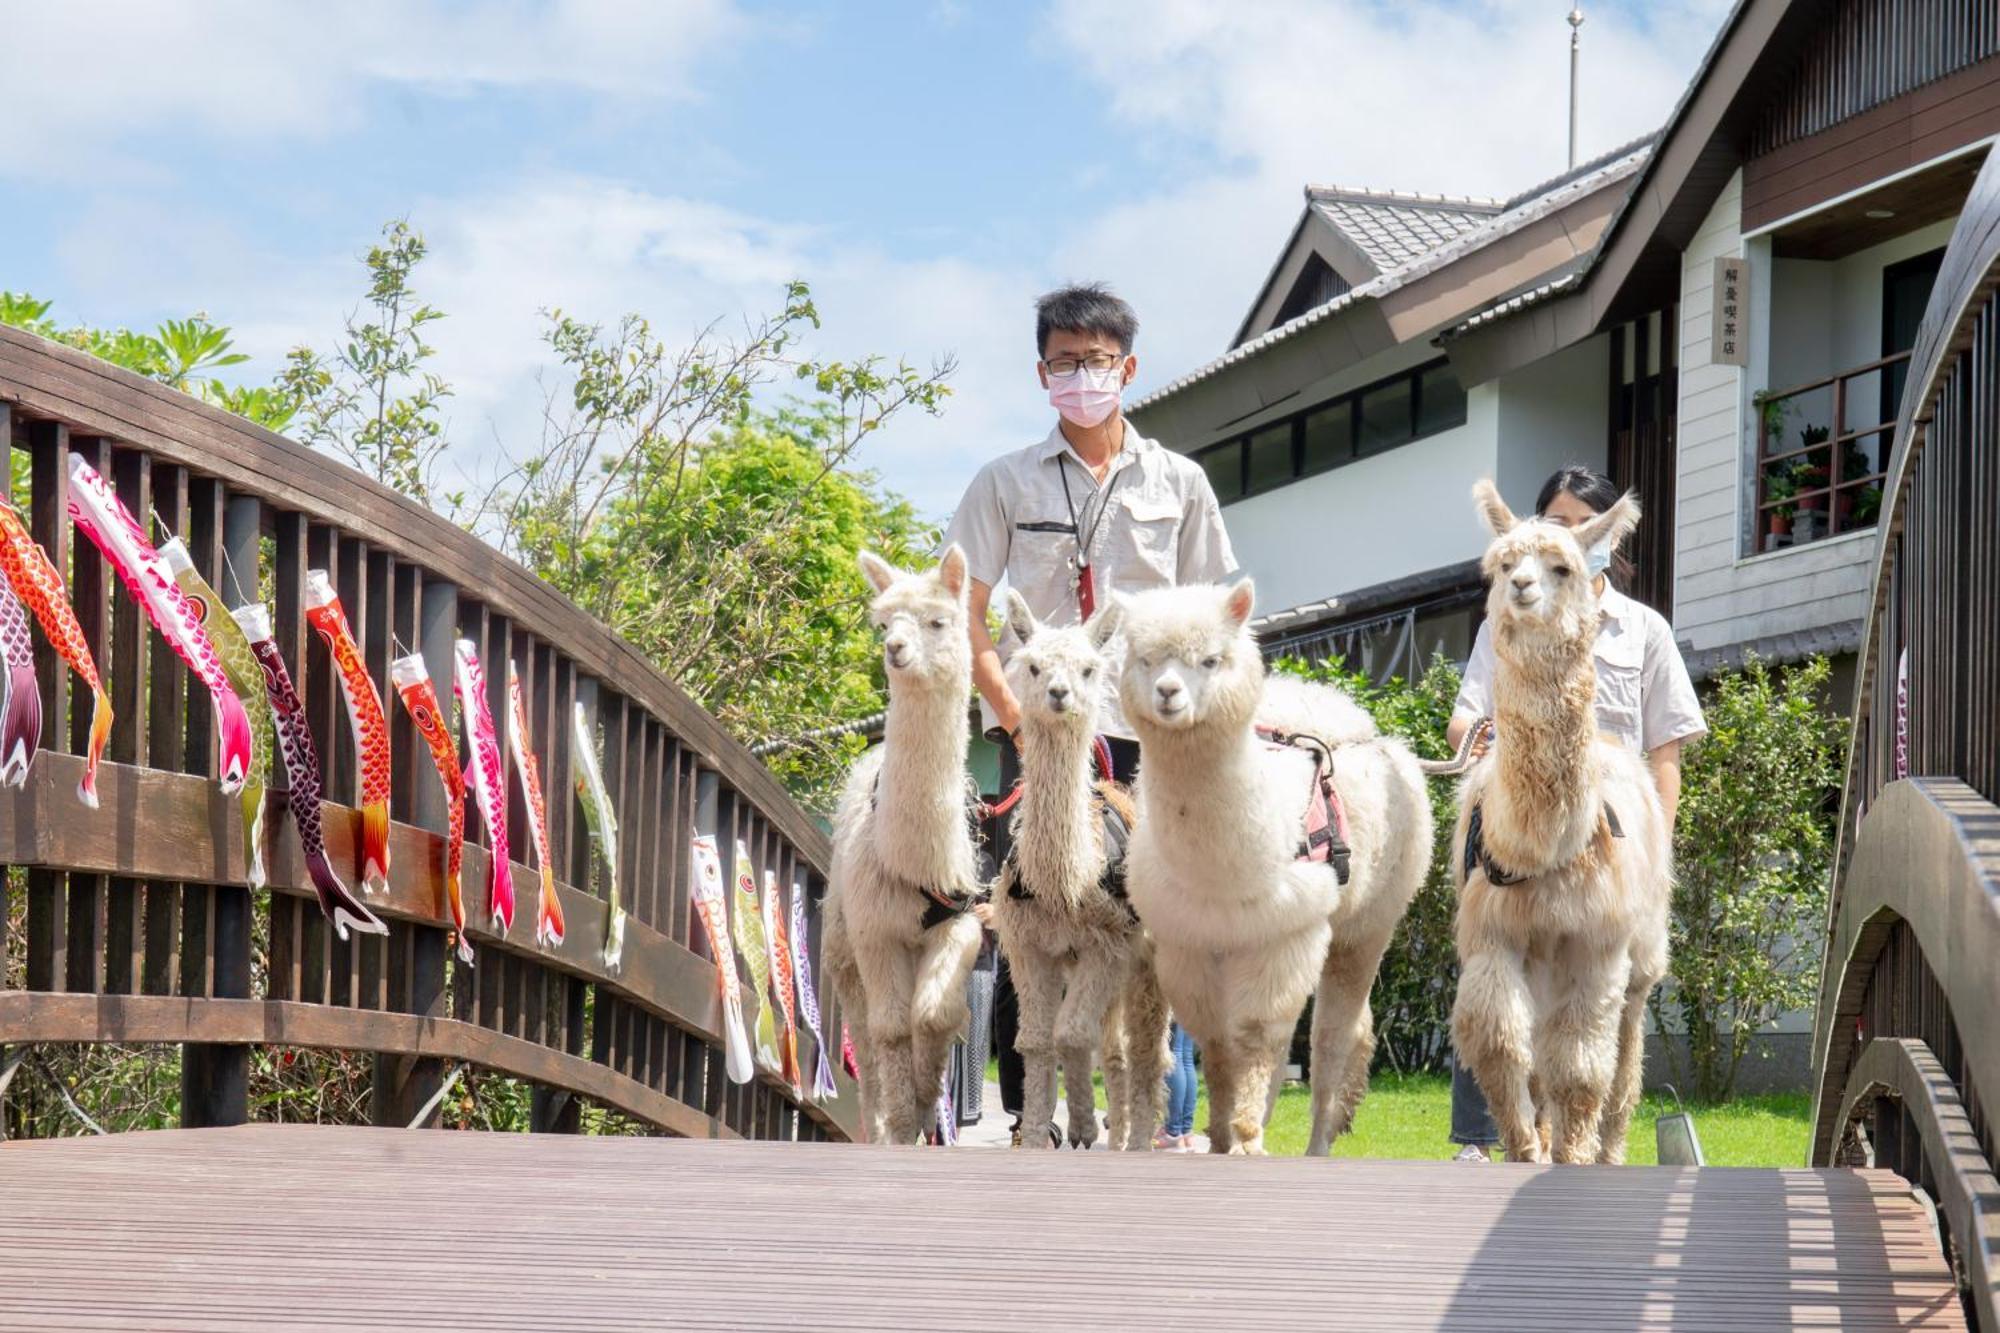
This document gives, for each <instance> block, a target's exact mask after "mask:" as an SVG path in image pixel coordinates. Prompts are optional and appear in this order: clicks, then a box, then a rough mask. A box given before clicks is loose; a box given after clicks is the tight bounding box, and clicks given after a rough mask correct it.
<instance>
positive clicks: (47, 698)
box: [27, 421, 89, 991]
mask: <svg viewBox="0 0 2000 1333" xmlns="http://www.w3.org/2000/svg"><path fill="white" fill-rule="evenodd" d="M28 451H29V455H30V467H31V477H32V481H31V485H30V492H29V498H28V504H27V515H28V529H29V531H30V532H31V533H32V534H33V536H34V538H35V540H36V541H37V542H39V543H40V544H41V546H42V549H43V550H44V551H46V552H47V553H48V556H49V559H50V560H51V561H52V562H53V563H54V564H55V567H56V569H57V570H58V571H60V572H63V573H64V574H65V575H66V574H67V572H68V570H69V538H70V526H69V517H68V515H67V513H66V508H67V505H68V503H69V466H68V465H69V428H68V427H67V426H64V425H62V424H61V423H59V422H54V421H34V422H30V423H29V424H28ZM42 642H43V643H44V644H46V641H45V640H44V641H42ZM35 677H36V680H37V681H38V682H39V684H40V686H41V691H42V744H43V746H44V747H45V748H47V749H50V750H56V751H62V750H65V749H67V748H68V741H69V728H68V718H69V694H70V669H69V666H68V664H67V663H65V662H64V661H63V659H62V658H61V657H60V656H59V655H58V654H56V653H55V652H54V651H52V650H50V649H48V648H47V647H46V646H44V648H43V650H42V651H40V652H37V653H36V654H35ZM84 708H85V710H86V716H87V715H88V712H87V710H88V708H89V704H88V703H87V702H86V703H85V704H84ZM68 953H69V880H68V876H66V875H64V874H63V873H62V872H61V871H60V870H48V869H44V868H43V867H40V866H32V867H30V868H29V870H28V972H27V975H28V989H29V990H35V991H55V990H61V989H62V988H63V986H64V984H65V982H66V980H67V978H68V975H69V969H68V966H67V959H68Z"/></svg>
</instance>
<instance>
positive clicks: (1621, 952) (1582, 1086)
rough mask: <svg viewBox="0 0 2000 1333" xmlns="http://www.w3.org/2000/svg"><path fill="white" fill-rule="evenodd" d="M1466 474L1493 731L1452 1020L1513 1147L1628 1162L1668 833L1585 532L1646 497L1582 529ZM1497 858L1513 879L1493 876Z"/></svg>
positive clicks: (1660, 930) (1626, 516)
mask: <svg viewBox="0 0 2000 1333" xmlns="http://www.w3.org/2000/svg"><path fill="white" fill-rule="evenodd" d="M1473 494H1474V498H1475V499H1476V500H1477V502H1478V506H1479V509H1480V512H1481V513H1482V514H1483V515H1484V517H1485V519H1486V523H1487V525H1488V526H1489V527H1490V528H1491V529H1492V530H1493V534H1494V540H1493V543H1492V545H1491V546H1490V547H1489V548H1488V549H1487V552H1486V557H1485V563H1484V567H1485V573H1486V578H1487V581H1488V582H1489V584H1490V585H1491V590H1490V591H1489V592H1488V594H1487V598H1486V614H1487V618H1488V620H1489V621H1490V622H1491V624H1492V626H1493V652H1494V658H1495V667H1494V676H1493V701H1494V714H1495V723H1496V734H1495V737H1494V741H1493V749H1492V753H1491V756H1490V759H1489V761H1488V762H1485V763H1481V764H1479V765H1478V766H1477V767H1475V768H1474V769H1473V770H1472V772H1471V774H1470V775H1469V776H1468V777H1467V778H1466V779H1465V782H1464V787H1463V793H1462V799H1461V801H1460V806H1459V808H1460V815H1459V822H1458V832H1457V836H1456V839H1455V841H1454V844H1453V845H1454V848H1455V864H1456V865H1458V866H1460V867H1463V866H1464V865H1465V841H1466V828H1467V823H1468V820H1469V819H1470V816H1471V812H1472V811H1473V810H1475V809H1476V810H1479V811H1480V812H1481V820H1482V824H1483V831H1482V840H1483V842H1484V845H1485V853H1486V855H1485V858H1484V861H1483V863H1481V862H1479V861H1478V860H1475V864H1474V865H1473V866H1472V868H1471V874H1470V876H1469V878H1467V879H1466V881H1465V885H1464V888H1463V889H1462V890H1461V892H1460V894H1459V902H1458V956H1459V964H1460V975H1459V982H1458V1000H1457V1003H1456V1005H1455V1006H1454V1007H1453V1010H1452V1020H1451V1022H1452V1040H1453V1043H1454V1044H1455V1045H1456V1046H1457V1048H1458V1054H1459V1058H1460V1059H1462V1060H1464V1061H1465V1063H1466V1066H1467V1067H1468V1068H1469V1069H1471V1070H1472V1073H1473V1076H1474V1077H1475V1078H1476V1079H1478V1081H1479V1086H1480V1087H1481V1089H1483V1090H1484V1091H1485V1093H1486V1099H1487V1101H1488V1102H1490V1103H1491V1104H1492V1107H1493V1114H1494V1117H1495V1119H1496V1120H1497V1121H1498V1122H1499V1125H1500V1132H1501V1136H1502V1138H1503V1140H1504V1142H1505V1144H1506V1147H1507V1155H1508V1157H1509V1158H1510V1159H1514V1160H1519V1161H1539V1162H1546V1161H1548V1160H1549V1158H1550V1155H1551V1151H1553V1155H1554V1159H1555V1160H1556V1161H1558V1162H1592V1161H1597V1162H1612V1163H1615V1162H1621V1161H1623V1160H1624V1157H1625V1131H1626V1126H1627V1124H1628V1122H1629V1121H1630V1119H1631V1115H1632V1105H1633V1103H1634V1102H1636V1101H1637V1100H1638V1097H1639V1074H1640V1061H1641V1058H1642V1056H1643V1052H1644V1043H1643V1039H1642V1032H1641V1028H1640V1023H1641V1020H1642V1018H1643V1016H1644V1012H1645V1002H1646V996H1647V995H1648V993H1650V992H1651V990H1652V989H1653V986H1654V985H1655V984H1656V983H1657V982H1658V981H1659V980H1660V978H1661V977H1662V976H1664V975H1665V974H1666V970H1667V904H1668V899H1669V897H1670V895H1671V892H1672V886H1673V867H1672V848H1671V845H1670V842H1669V837H1668V830H1667V821H1666V815H1665V812H1664V810H1663V809H1662V807H1661V805H1660V797H1659V792H1658V790H1657V789H1656V788H1655V787H1654V785H1653V779H1652V775H1651V773H1649V772H1648V771H1647V767H1646V762H1645V760H1644V759H1643V758H1642V757H1641V756H1639V755H1638V754H1637V753H1635V752H1634V751H1632V750H1630V749H1627V748H1626V747H1625V746H1623V745H1620V744H1618V743H1617V742H1615V741H1612V740H1609V739H1606V738H1602V737H1600V736H1599V734H1598V730H1597V718H1596V697H1597V672H1596V666H1595V662H1594V660H1593V656H1592V652H1593V644H1594V642H1595V640H1596V638H1597V632H1598V623H1599V618H1598V601H1597V594H1596V593H1595V592H1594V591H1592V588H1591V580H1590V577H1589V575H1588V573H1587V572H1586V571H1585V567H1584V552H1585V551H1587V550H1589V549H1591V548H1592V547H1595V546H1599V545H1613V546H1615V545H1616V544H1617V542H1618V541H1619V540H1620V539H1622V538H1623V537H1624V536H1625V534H1626V533H1628V532H1630V531H1631V530H1632V527H1633V525H1634V524H1636V523H1637V522H1638V521H1639V507H1638V505H1637V503H1635V502H1634V500H1633V499H1632V497H1631V496H1629V495H1628V496H1626V497H1625V498H1623V499H1622V500H1620V501H1619V502H1618V503H1617V504H1616V505H1613V506H1612V507H1611V508H1610V509H1608V510H1606V511H1605V512H1604V513H1602V514H1600V515H1598V516H1597V517H1596V518H1594V519H1592V520H1591V521H1590V522H1588V523H1585V524H1583V525H1582V526H1581V527H1578V528H1576V529H1573V530H1572V529H1569V528H1565V527H1563V526H1562V525H1560V524H1557V523H1549V522H1545V521H1541V520H1529V521H1526V522H1523V521H1521V520H1519V519H1517V518H1515V517H1514V515H1513V513H1512V512H1510V511H1509V510H1508V508H1507V506H1506V504H1505V503H1503V502H1502V501H1501V499H1500V494H1499V492H1498V491H1496V490H1495V489H1494V488H1493V485H1492V483H1491V482H1485V481H1482V482H1480V483H1479V485H1478V487H1477V488H1476V489H1475V490H1474V492H1473ZM1613 819H1615V820H1616V825H1617V828H1618V829H1619V830H1620V831H1621V832H1622V836H1614V833H1613V822H1612V821H1613ZM1488 867H1492V868H1496V869H1497V871H1498V873H1499V874H1500V875H1501V876H1503V877H1507V878H1510V879H1511V878H1514V877H1519V880H1520V882H1518V883H1510V884H1506V885H1501V884H1495V883H1493V882H1492V880H1491V878H1490V877H1489V869H1488ZM1544 1129H1545V1130H1546V1132H1547V1135H1548V1138H1547V1141H1546V1142H1545V1141H1544V1139H1543V1137H1542V1133H1543V1130H1544Z"/></svg>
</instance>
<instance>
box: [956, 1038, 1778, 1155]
mask: <svg viewBox="0 0 2000 1333" xmlns="http://www.w3.org/2000/svg"><path fill="white" fill-rule="evenodd" d="M998 1077H999V1073H998V1066H997V1065H995V1064H991V1063H989V1064H988V1066H987V1078H988V1079H989V1080H992V1079H997V1078H998ZM1103 1104H1104V1103H1103V1097H1102V1096H1101V1095H1100V1096H1099V1098H1098V1105H1099V1106H1102V1105H1103ZM1673 1109H1674V1104H1673V1100H1672V1099H1671V1098H1667V1097H1651V1096H1649V1097H1647V1098H1645V1100H1643V1101H1642V1102H1640V1104H1639V1110H1638V1113H1637V1114H1635V1115H1634V1116H1633V1117H1632V1132H1631V1134H1630V1135H1629V1137H1628V1138H1627V1140H1626V1160H1627V1161H1629V1162H1631V1163H1633V1164H1634V1165H1652V1164H1653V1163H1655V1162H1656V1161H1658V1156H1657V1153H1656V1151H1655V1147H1654V1139H1653V1121H1654V1120H1655V1118H1657V1117H1658V1116H1660V1115H1663V1114H1667V1113H1670V1112H1672V1111H1673ZM1811 1114H1812V1101H1811V1098H1809V1097H1807V1096H1806V1094H1805V1093H1802V1092H1798V1093H1781V1094H1777V1095H1773V1096H1764V1097H1739V1098H1737V1099H1736V1100H1735V1101H1733V1102H1730V1103H1728V1104H1726V1105H1722V1106H1706V1107H1696V1108H1695V1110H1694V1124H1695V1132H1696V1133H1697V1134H1699V1135H1700V1136H1701V1146H1702V1153H1703V1156H1704V1158H1705V1160H1706V1161H1707V1162H1708V1164H1709V1165H1710V1166H1803V1165H1804V1164H1805V1160H1806V1149H1807V1141H1808V1139H1809V1137H1810V1135H1811V1124H1810V1116H1811ZM1207 1123H1208V1091H1207V1089H1206V1088H1204V1089H1203V1090H1202V1094H1201V1098H1200V1100H1199V1101H1198V1102H1197V1103H1196V1104H1195V1116H1194V1124H1195V1128H1196V1129H1197V1130H1200V1129H1202V1128H1203V1127H1204V1126H1206V1125H1207ZM1311 1128H1312V1109H1311V1104H1310V1102H1309V1101H1308V1100H1307V1092H1306V1088H1305V1086H1304V1085H1303V1084H1297V1083H1294V1084H1290V1085H1288V1086H1287V1087H1286V1088H1285V1090H1284V1091H1283V1092H1281V1093H1280V1094H1279V1095H1278V1109H1277V1113H1276V1114H1275V1115H1274V1116H1273V1117H1272V1118H1271V1124H1270V1127H1269V1128H1268V1129H1267V1130H1266V1140H1267V1146H1268V1147H1269V1148H1270V1150H1271V1151H1272V1152H1273V1153H1276V1154H1279V1155H1281V1156H1291V1155H1296V1154H1298V1153H1302V1152H1304V1151H1305V1147H1306V1136H1307V1134H1308V1133H1309V1131H1310V1130H1311ZM1450 1128H1451V1080H1450V1079H1448V1078H1445V1077H1443V1076H1441V1075H1436V1074H1416V1075H1409V1076H1403V1075H1397V1074H1378V1075H1376V1076H1375V1080H1374V1082H1373V1083H1372V1084H1371V1085H1370V1087H1369V1090H1368V1098H1367V1100H1366V1101H1364V1102H1362V1103H1361V1113H1360V1115H1359V1116H1357V1117H1356V1118H1355V1123H1354V1129H1353V1131H1352V1132H1350V1133H1348V1134H1345V1135H1343V1136H1342V1137H1341V1138H1340V1140H1339V1141H1338V1142H1337V1143H1335V1144H1334V1146H1333V1155H1334V1156H1335V1157H1377V1158H1391V1159H1422V1158H1431V1159H1436V1158H1441V1157H1449V1156H1451V1155H1452V1154H1453V1153H1454V1152H1456V1151H1457V1148H1456V1147H1455V1145H1453V1144H1452V1143H1451V1142H1450V1140H1449V1139H1448V1138H1447V1137H1446V1135H1447V1133H1448V1132H1449V1130H1450Z"/></svg>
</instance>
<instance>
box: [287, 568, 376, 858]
mask: <svg viewBox="0 0 2000 1333" xmlns="http://www.w3.org/2000/svg"><path fill="white" fill-rule="evenodd" d="M306 623H307V624H309V625H311V626H312V627H313V629H314V630H315V631H317V632H318V634H319V637H320V638H321V639H323V640H325V642H326V647H327V651H328V652H329V653H331V654H332V655H333V665H334V669H335V671H334V674H336V675H337V676H339V678H340V693H341V696H342V697H343V698H345V699H346V700H347V721H348V725H349V727H350V728H351V729H352V731H353V733H354V755H355V759H356V761H357V763H356V766H357V767H358V768H359V769H360V770H361V886H362V887H363V888H364V889H367V890H369V891H370V892H374V893H381V892H386V891H387V890H388V888H389V720H388V719H387V718H385V717H384V716H382V694H381V691H380V690H378V689H376V688H375V682H374V680H373V679H372V678H371V677H370V676H369V675H368V663H367V662H366V661H365V660H363V658H362V656H361V645H360V644H359V643H357V642H356V641H355V638H354V630H353V628H352V627H351V626H350V625H349V624H348V623H347V612H346V610H345V609H344V608H342V606H341V605H340V594H339V593H337V592H335V591H334V588H333V580H331V579H329V578H328V577H327V575H326V571H325V570H323V569H309V570H307V571H306Z"/></svg>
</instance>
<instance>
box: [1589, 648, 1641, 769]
mask: <svg viewBox="0 0 2000 1333" xmlns="http://www.w3.org/2000/svg"><path fill="white" fill-rule="evenodd" d="M1611 628H1612V627H1611V626H1610V625H1606V626H1605V627H1604V629H1603V630H1602V631H1600V632H1599V633H1598V636H1597V647H1596V649H1595V655H1596V658H1597V727H1598V730H1600V731H1604V732H1608V733H1609V734H1611V735H1613V736H1616V737H1617V738H1618V739H1619V740H1621V741H1623V742H1625V744H1627V745H1629V746H1631V747H1632V748H1633V749H1635V750H1637V749H1639V748H1641V735H1640V733H1641V730H1642V728H1641V725H1640V718H1641V716H1642V712H1641V708H1640V705H1641V703H1642V702H1643V701H1642V699H1641V697H1640V688H1641V685H1642V683H1643V681H1644V678H1645V671H1646V643H1645V639H1644V637H1643V636H1641V635H1637V634H1632V633H1629V632H1628V633H1623V634H1613V633H1611Z"/></svg>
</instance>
